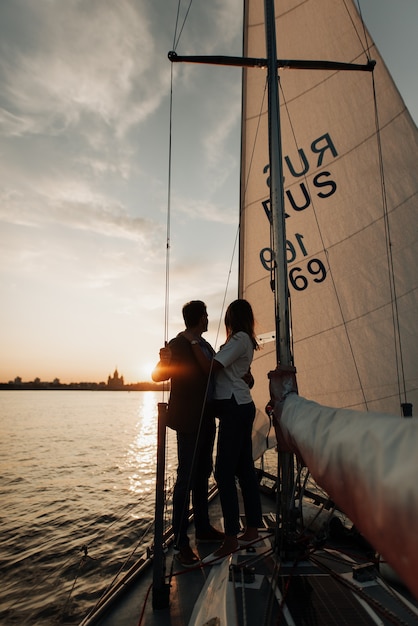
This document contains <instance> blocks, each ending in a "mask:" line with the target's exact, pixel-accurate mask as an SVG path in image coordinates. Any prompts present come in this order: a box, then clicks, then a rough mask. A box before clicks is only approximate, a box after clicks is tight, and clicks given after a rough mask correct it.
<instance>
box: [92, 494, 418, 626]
mask: <svg viewBox="0 0 418 626" xmlns="http://www.w3.org/2000/svg"><path fill="white" fill-rule="evenodd" d="M211 507H212V508H211V518H212V520H216V519H217V516H218V519H219V520H220V519H221V511H220V506H219V502H218V500H217V499H215V500H214V501H213V502H212V504H211ZM263 508H264V511H265V512H266V513H267V509H270V510H271V509H272V508H273V507H272V502H271V500H270V499H268V498H263ZM264 518H265V521H266V527H265V530H264V531H263V532H264V539H263V540H262V541H260V542H258V543H257V544H256V546H254V547H252V548H248V549H243V550H240V551H239V552H237V553H235V554H234V555H232V557H231V558H230V559H225V560H224V561H223V562H222V563H221V564H220V565H216V566H214V565H203V564H202V565H201V566H198V567H194V568H183V567H182V566H181V565H180V564H179V563H178V562H177V561H176V560H175V558H174V555H173V552H172V548H171V547H170V548H169V549H168V552H167V555H166V574H167V580H168V581H169V606H168V607H166V608H153V605H158V604H159V602H160V599H161V596H160V594H159V593H157V592H153V589H152V584H153V569H152V566H151V563H149V561H148V560H147V559H145V560H144V562H143V563H142V564H140V567H138V570H137V571H136V572H134V573H133V575H132V576H130V577H129V578H128V579H127V580H126V581H125V582H124V584H123V585H121V586H120V587H119V589H118V590H117V591H116V592H115V593H114V594H112V595H110V596H109V598H108V599H107V600H106V601H105V602H104V603H103V605H102V606H101V607H100V608H99V609H98V610H96V611H95V612H94V613H93V614H92V615H91V616H90V617H87V618H86V619H85V620H84V621H83V622H82V624H81V626H116V625H117V626H133V625H134V626H187V625H189V626H216V625H228V626H229V625H235V624H246V625H248V626H256V625H257V626H262V625H269V626H270V625H273V624H274V625H280V626H285V625H288V626H299V625H300V626H304V625H308V624H315V625H317V626H322V625H323V626H330V625H335V626H363V625H364V626H366V625H371V626H372V625H374V626H376V624H382V625H384V626H386V625H387V626H389V625H392V626H393V624H406V625H411V626H414V625H415V626H418V610H417V604H416V603H415V602H414V600H413V599H412V597H410V596H409V594H408V593H406V592H405V589H403V594H404V595H402V596H400V595H399V596H398V594H397V592H396V591H394V590H393V589H392V588H390V587H389V586H388V585H387V584H386V583H385V582H384V581H383V580H382V579H381V577H380V576H379V575H377V576H376V570H375V568H374V567H373V566H371V565H367V553H365V552H364V550H362V549H358V548H355V547H353V545H349V544H347V545H344V544H345V543H346V538H343V539H342V540H341V541H340V542H339V545H336V544H335V542H334V545H330V544H328V543H327V544H326V545H322V546H321V547H320V548H318V549H315V550H313V551H312V552H311V553H310V554H309V555H308V554H307V555H304V556H303V558H299V557H298V558H297V559H296V560H295V561H294V562H292V563H291V562H289V563H280V564H279V562H278V560H277V559H276V557H275V556H274V554H273V551H272V531H271V529H270V528H269V524H270V523H271V520H272V515H271V514H265V517H264ZM215 524H216V521H215ZM217 525H218V526H220V524H217ZM190 536H191V537H193V530H192V529H191V532H190ZM218 545H219V544H199V545H198V546H194V544H193V542H192V546H193V547H195V548H196V551H197V552H198V554H199V556H200V557H201V558H202V559H203V558H204V557H205V556H207V555H208V554H210V553H211V552H213V551H214V550H215V549H216V547H217V546H218ZM345 555H349V556H345ZM353 572H354V576H353ZM356 579H357V580H356ZM165 593H166V591H165V590H164V589H163V590H162V597H163V598H164V596H165ZM404 596H406V598H405V597H404ZM163 603H164V602H163Z"/></svg>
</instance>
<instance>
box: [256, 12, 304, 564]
mask: <svg viewBox="0 0 418 626" xmlns="http://www.w3.org/2000/svg"><path fill="white" fill-rule="evenodd" d="M264 12H265V32H266V50H267V90H268V137H269V163H270V206H271V216H272V240H273V251H274V256H273V263H274V268H273V276H274V285H273V289H274V308H275V331H276V369H279V368H280V367H284V368H287V367H289V366H291V365H293V362H292V354H291V348H290V321H289V290H288V283H287V259H286V228H285V211H284V186H283V165H282V146H281V133H280V103H279V89H278V81H279V77H278V72H277V68H278V64H277V46H276V21H275V19H276V18H275V12H274V0H265V1H264ZM277 463H278V467H277V477H278V480H279V490H278V491H279V500H278V502H277V521H278V522H279V520H280V522H281V525H279V523H277V525H276V549H278V550H279V552H280V555H281V557H282V558H284V559H287V558H288V556H289V554H290V553H289V550H292V536H293V534H294V532H295V530H296V517H295V515H293V514H292V511H291V507H292V494H293V491H294V461H293V454H291V453H289V452H280V451H279V453H278V461H277Z"/></svg>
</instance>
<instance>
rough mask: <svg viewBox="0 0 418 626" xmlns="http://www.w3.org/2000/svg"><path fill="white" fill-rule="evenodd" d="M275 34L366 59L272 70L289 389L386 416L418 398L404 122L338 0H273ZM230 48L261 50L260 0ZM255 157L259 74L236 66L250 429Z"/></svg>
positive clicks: (260, 281)
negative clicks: (281, 185) (346, 65)
mask: <svg viewBox="0 0 418 626" xmlns="http://www.w3.org/2000/svg"><path fill="white" fill-rule="evenodd" d="M276 29H277V55H278V58H279V59H311V60H313V59H315V60H318V59H320V60H327V61H341V62H351V63H364V64H365V63H366V62H367V54H366V52H365V51H366V50H367V51H368V54H369V56H370V58H372V59H374V60H376V62H377V65H376V68H375V71H374V75H372V74H371V73H370V72H361V71H355V72H351V71H350V72H344V71H323V70H294V69H293V70H290V69H289V70H279V76H280V90H279V91H280V105H281V106H280V111H281V135H282V146H283V166H284V182H285V191H284V195H285V211H286V216H287V217H286V232H287V236H286V238H287V262H288V276H289V286H290V287H289V288H290V298H291V317H292V339H293V345H294V363H295V366H296V369H297V377H298V387H299V392H300V394H301V395H303V396H304V397H307V398H310V399H313V400H315V401H317V402H320V403H321V404H325V405H328V406H338V407H345V408H355V409H356V410H360V411H367V410H371V411H381V412H384V413H392V414H395V415H399V414H401V409H400V405H401V403H403V402H405V401H407V402H410V403H413V404H415V406H418V350H417V346H418V324H417V320H418V271H417V268H418V237H417V223H418V219H417V218H418V176H417V163H418V134H417V128H416V126H415V124H414V122H413V120H412V118H411V117H410V115H409V113H408V111H407V110H406V108H405V105H404V103H403V101H402V98H401V97H400V95H399V93H398V91H397V89H396V87H395V85H394V83H393V80H392V78H391V76H390V74H389V72H388V70H387V68H386V67H385V64H384V62H383V60H382V59H381V57H380V55H379V53H378V51H377V50H376V48H375V46H374V44H373V42H372V40H371V38H370V37H369V35H368V34H367V33H366V32H365V30H364V29H363V26H362V24H361V21H360V19H359V16H358V13H357V11H356V9H355V7H354V4H353V2H352V0H345V1H344V2H343V1H340V0H280V1H279V0H277V1H276ZM244 56H249V57H261V58H265V57H266V46H265V32H264V2H262V1H261V0H247V1H246V10H245V34H244ZM373 81H374V85H375V90H376V96H377V103H378V125H379V128H380V140H381V151H382V152H381V154H382V163H380V162H379V136H378V133H377V127H376V117H375V113H376V112H375V106H374V99H373ZM268 162H269V156H268V139H267V93H266V71H265V70H264V69H259V68H249V69H245V70H244V77H243V126H242V180H241V220H240V223H241V241H240V244H241V245H240V251H241V252H240V296H241V297H244V298H247V299H248V300H249V301H250V303H251V305H252V306H253V308H254V313H255V318H256V322H257V334H259V335H262V336H264V337H267V341H266V343H265V344H264V346H263V349H262V350H260V351H258V352H256V358H255V360H254V364H253V368H252V370H253V374H254V376H255V380H256V384H255V387H254V390H253V395H254V399H255V401H256V404H257V407H258V409H259V412H258V418H257V419H258V421H259V422H261V423H263V422H264V426H265V424H266V417H265V414H264V407H265V404H266V403H267V401H268V399H269V392H268V379H267V373H268V372H269V370H274V369H275V367H276V355H275V343H274V341H273V340H271V338H272V335H273V334H274V329H275V322H274V313H275V311H274V303H273V295H272V292H271V288H270V271H269V270H270V267H271V262H272V255H271V249H270V245H271V244H270V225H269V219H268V211H269V200H268V198H269V188H268V179H269V166H268ZM381 168H383V170H384V174H385V189H384V190H383V189H382V185H381V176H380V174H381ZM383 192H385V193H383ZM394 312H396V313H397V314H398V318H394V316H393V313H394ZM400 348H402V353H401V351H400ZM262 432H263V435H261V436H260V438H259V441H260V443H261V444H262V443H263V442H264V434H265V432H266V429H264V430H263V429H262ZM256 454H257V453H256Z"/></svg>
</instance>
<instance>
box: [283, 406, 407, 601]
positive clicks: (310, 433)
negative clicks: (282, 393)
mask: <svg viewBox="0 0 418 626" xmlns="http://www.w3.org/2000/svg"><path fill="white" fill-rule="evenodd" d="M279 424H280V431H281V434H282V436H283V440H284V442H282V444H283V443H284V444H285V447H287V449H288V450H289V451H292V452H295V453H296V454H297V455H299V457H301V458H302V459H303V461H304V463H305V464H306V465H307V466H308V467H309V470H310V472H311V474H312V476H313V477H314V479H315V481H316V482H317V483H318V485H320V486H321V487H322V488H323V489H325V491H326V492H327V493H328V494H329V496H330V497H331V498H332V499H333V500H334V502H335V503H336V504H337V506H338V507H339V508H340V509H341V510H342V511H344V513H346V515H348V517H349V518H350V520H351V521H352V522H353V523H354V524H355V526H356V527H357V529H358V530H359V531H360V532H361V533H362V534H363V535H364V537H366V539H368V541H369V542H370V543H371V544H372V546H373V547H374V548H375V549H376V550H377V551H378V552H379V553H380V554H381V555H382V556H383V557H384V558H385V559H386V560H387V562H388V563H389V564H390V565H391V566H392V567H393V569H394V570H395V571H396V572H397V573H398V574H399V576H400V578H401V579H402V580H403V581H404V582H405V584H406V585H407V586H408V587H409V589H410V590H411V591H412V593H414V595H415V596H416V597H417V598H418V532H417V520H418V485H417V450H418V421H416V420H415V419H413V418H400V417H395V416H391V415H386V414H382V413H360V412H356V411H350V410H347V409H333V408H328V407H324V406H321V405H319V404H317V403H315V402H312V401H308V400H305V399H304V398H300V397H299V396H297V395H296V394H291V395H289V396H288V397H287V399H286V400H285V402H284V408H283V411H282V415H281V417H280V419H279ZM282 447H283V446H282Z"/></svg>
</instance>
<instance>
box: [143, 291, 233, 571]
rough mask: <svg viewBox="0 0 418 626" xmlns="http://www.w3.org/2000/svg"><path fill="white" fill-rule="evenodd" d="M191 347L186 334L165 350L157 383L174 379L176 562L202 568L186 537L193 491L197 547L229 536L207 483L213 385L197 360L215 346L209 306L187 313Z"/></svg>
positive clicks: (170, 416)
mask: <svg viewBox="0 0 418 626" xmlns="http://www.w3.org/2000/svg"><path fill="white" fill-rule="evenodd" d="M183 319H184V323H185V326H186V331H188V334H189V336H190V334H191V335H192V336H193V340H192V341H191V342H190V340H189V339H186V338H185V337H184V335H183V334H182V333H180V334H179V335H177V337H175V338H174V339H172V340H171V341H170V343H169V345H168V346H167V347H165V348H162V349H161V350H160V361H159V363H158V364H157V366H156V368H155V369H154V371H153V373H152V378H153V380H154V381H155V382H161V381H163V380H168V379H171V392H170V398H169V402H168V413H167V425H168V426H169V427H170V428H172V429H173V430H175V431H176V432H177V457H178V467H177V479H176V484H175V486H174V492H173V531H174V536H175V549H176V558H177V560H178V561H179V562H180V563H181V564H182V565H183V566H185V567H191V566H193V565H196V564H197V563H198V562H199V557H198V555H197V554H196V553H195V552H193V550H192V549H191V547H190V544H189V537H188V535H187V526H188V511H189V505H190V491H191V493H192V503H193V512H194V523H195V530H196V541H197V542H199V541H200V542H203V541H208V542H209V541H223V539H224V534H223V533H221V532H220V531H219V530H216V528H213V526H211V524H210V521H209V512H208V479H209V476H210V474H211V472H212V453H213V444H214V440H215V413H214V409H213V403H212V395H213V385H212V384H211V381H210V380H208V375H207V374H205V373H204V372H203V370H202V369H201V367H200V366H199V363H198V361H197V360H196V357H195V356H194V354H193V345H195V344H196V343H198V344H199V346H200V347H201V349H202V350H203V351H204V352H205V354H207V356H208V357H209V358H212V357H213V355H214V350H213V348H212V347H211V345H210V344H209V343H208V342H207V341H206V340H205V339H203V337H202V333H204V332H206V331H207V329H208V314H207V310H206V305H205V303H204V302H202V301H201V300H192V301H191V302H188V303H187V304H185V305H184V307H183Z"/></svg>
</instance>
